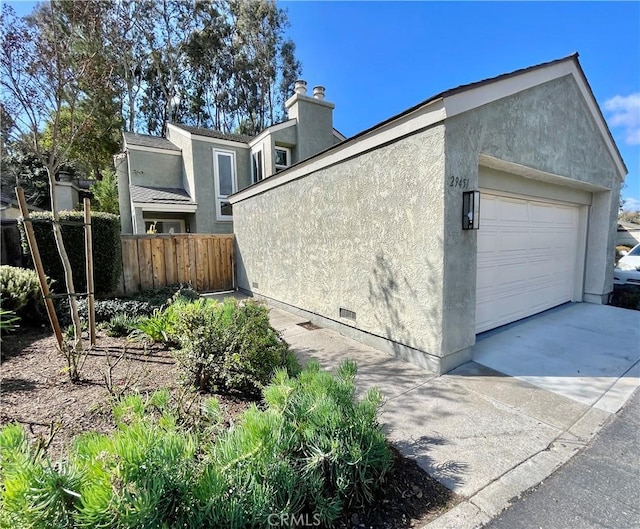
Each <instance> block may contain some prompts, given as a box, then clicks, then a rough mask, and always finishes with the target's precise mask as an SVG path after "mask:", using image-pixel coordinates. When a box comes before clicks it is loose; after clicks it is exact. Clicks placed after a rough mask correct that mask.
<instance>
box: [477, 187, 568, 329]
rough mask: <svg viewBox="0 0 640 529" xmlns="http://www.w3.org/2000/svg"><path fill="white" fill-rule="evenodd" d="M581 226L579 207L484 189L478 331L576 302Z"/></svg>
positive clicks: (482, 197) (481, 222) (478, 276)
mask: <svg viewBox="0 0 640 529" xmlns="http://www.w3.org/2000/svg"><path fill="white" fill-rule="evenodd" d="M578 224H579V208H578V207H575V206H571V205H564V204H556V203H549V202H543V201H539V200H536V199H528V198H526V197H507V196H500V195H497V194H491V193H489V192H486V191H484V192H483V193H482V195H481V199H480V230H479V231H478V274H477V290H476V332H482V331H486V330H489V329H493V328H494V327H498V326H500V325H504V324H506V323H509V322H512V321H516V320H519V319H521V318H524V317H526V316H530V315H532V314H536V313H538V312H541V311H543V310H546V309H549V308H551V307H555V306H556V305H560V304H561V303H564V302H566V301H571V299H572V296H573V293H574V287H575V277H576V255H577V253H578V247H579V245H578V233H579V229H578Z"/></svg>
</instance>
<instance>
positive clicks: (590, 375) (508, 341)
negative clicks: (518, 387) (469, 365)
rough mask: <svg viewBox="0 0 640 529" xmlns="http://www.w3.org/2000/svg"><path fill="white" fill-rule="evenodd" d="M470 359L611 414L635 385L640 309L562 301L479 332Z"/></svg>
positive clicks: (639, 366)
mask: <svg viewBox="0 0 640 529" xmlns="http://www.w3.org/2000/svg"><path fill="white" fill-rule="evenodd" d="M473 360H474V361H475V362H477V363H478V364H481V365H483V366H486V367H489V368H491V369H495V370H496V371H499V372H501V373H504V374H506V375H509V376H512V377H516V378H518V379H520V380H523V381H525V382H528V383H529V384H533V385H534V386H538V387H540V388H543V389H546V390H547V391H551V392H553V393H557V394H558V395H562V396H565V397H567V398H569V399H573V400H575V401H577V402H581V403H583V404H586V405H588V406H595V407H596V408H599V409H601V410H605V411H608V412H611V413H615V412H617V411H618V410H619V409H620V408H621V407H622V405H623V404H624V403H625V402H626V401H627V399H628V398H629V396H630V395H631V393H633V390H634V389H635V388H636V387H637V386H638V380H639V379H638V377H640V313H639V312H637V311H632V310H627V309H620V308H617V307H610V306H605V305H593V304H591V303H572V304H567V305H563V306H561V307H558V308H556V309H553V310H550V311H547V312H544V313H542V314H540V315H538V316H534V317H533V318H529V319H527V320H524V321H522V322H519V323H516V324H514V325H509V326H506V327H504V328H501V329H498V330H497V331H494V332H489V333H485V334H484V335H480V336H479V340H478V343H477V344H476V346H475V347H474V349H473Z"/></svg>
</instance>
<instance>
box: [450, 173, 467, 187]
mask: <svg viewBox="0 0 640 529" xmlns="http://www.w3.org/2000/svg"><path fill="white" fill-rule="evenodd" d="M449 187H459V188H460V189H469V179H468V178H459V177H457V176H450V177H449Z"/></svg>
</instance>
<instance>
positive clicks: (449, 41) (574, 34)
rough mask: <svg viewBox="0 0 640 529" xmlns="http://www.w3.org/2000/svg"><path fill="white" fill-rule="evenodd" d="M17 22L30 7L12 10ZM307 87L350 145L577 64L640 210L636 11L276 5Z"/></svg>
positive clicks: (571, 6) (584, 6)
mask: <svg viewBox="0 0 640 529" xmlns="http://www.w3.org/2000/svg"><path fill="white" fill-rule="evenodd" d="M10 3H11V4H12V5H13V6H14V8H16V11H17V12H18V14H26V13H28V12H30V11H31V10H32V9H33V6H34V5H35V3H34V2H10ZM278 5H280V6H281V7H284V8H286V9H287V11H288V15H289V21H290V24H291V25H290V27H289V29H288V34H289V36H290V37H291V38H292V39H293V40H294V42H295V43H296V46H297V54H298V58H299V59H300V60H301V62H302V65H303V75H302V78H303V79H305V80H307V82H308V84H309V86H310V87H313V86H315V85H318V84H319V85H323V86H325V87H326V89H327V100H329V101H331V102H333V103H335V104H336V109H335V111H334V125H335V127H336V128H337V129H338V130H340V131H341V132H342V133H343V134H345V135H347V136H351V135H353V134H356V133H358V132H360V131H362V130H364V129H366V128H369V127H371V126H373V125H375V124H376V123H379V122H380V121H383V120H384V119H386V118H388V117H391V116H393V115H395V114H397V113H400V112H402V111H403V110H406V109H407V108H409V107H411V106H413V105H415V104H416V103H419V102H420V101H423V100H424V99H427V98H428V97H430V96H432V95H434V94H436V93H438V92H441V91H443V90H446V89H448V88H452V87H455V86H458V85H460V84H465V83H470V82H474V81H479V80H481V79H486V78H487V77H493V76H495V75H499V74H501V73H505V72H510V71H513V70H517V69H519V68H524V67H527V66H532V65H534V64H538V63H541V62H546V61H550V60H553V59H557V58H560V57H564V56H567V55H569V54H571V53H573V52H576V51H577V52H578V53H579V54H580V62H581V64H582V67H583V69H584V71H585V73H586V75H587V79H588V80H589V83H590V84H591V88H592V89H593V92H594V94H595V97H596V99H597V101H598V103H599V105H600V108H601V109H602V111H603V114H604V115H605V117H606V118H607V121H608V123H609V127H610V129H611V132H612V134H613V137H614V138H615V140H616V143H617V145H618V148H619V149H620V152H621V154H622V157H623V158H624V161H625V163H626V165H627V168H628V169H629V175H628V176H627V179H626V186H625V188H624V189H623V191H622V196H623V198H624V199H626V206H627V208H628V209H634V210H640V3H638V2H364V1H362V2H335V1H322V2H306V1H279V2H278Z"/></svg>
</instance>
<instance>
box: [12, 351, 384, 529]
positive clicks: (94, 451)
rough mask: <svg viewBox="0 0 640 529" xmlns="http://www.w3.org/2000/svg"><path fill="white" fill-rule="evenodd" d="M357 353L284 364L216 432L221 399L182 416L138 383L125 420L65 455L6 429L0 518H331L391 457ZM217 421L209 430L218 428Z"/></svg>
mask: <svg viewBox="0 0 640 529" xmlns="http://www.w3.org/2000/svg"><path fill="white" fill-rule="evenodd" d="M355 372H356V369H355V364H353V363H349V362H347V363H344V364H343V365H342V366H340V368H339V369H338V373H337V375H335V376H334V375H331V374H330V373H327V372H323V371H320V369H319V367H318V365H317V364H312V365H310V366H309V367H308V368H307V369H305V370H304V371H303V372H302V373H301V374H300V375H299V376H298V377H297V378H292V377H290V376H289V375H288V374H287V373H286V372H285V371H284V370H280V371H278V373H277V375H276V377H275V379H274V383H273V384H272V385H271V386H269V387H267V388H266V389H265V392H264V397H265V402H266V409H264V410H260V409H258V408H257V407H256V406H252V407H251V408H250V409H249V410H248V411H247V412H246V413H245V414H244V415H243V417H242V418H241V419H240V420H239V422H238V423H237V424H236V426H235V427H234V428H232V429H231V430H228V431H226V432H225V433H222V434H220V433H219V432H220V430H219V428H218V427H219V423H220V417H221V414H220V407H219V405H218V403H217V401H215V399H209V400H207V401H205V402H203V403H202V407H201V411H200V412H199V413H200V417H201V420H199V421H191V422H188V423H187V422H185V421H184V420H181V418H180V415H181V414H180V413H178V410H177V408H176V405H175V404H174V403H173V402H172V401H171V398H170V394H169V392H168V391H166V390H162V391H158V392H155V393H153V394H152V395H150V396H148V397H144V396H142V395H139V394H134V395H130V396H128V397H126V398H124V399H122V400H120V401H118V402H117V403H116V405H115V406H114V409H113V413H114V418H115V420H116V425H117V429H116V431H115V432H113V433H111V434H109V435H104V434H97V433H87V434H83V435H81V436H80V437H78V438H76V439H75V441H74V443H73V446H72V447H71V449H70V452H69V456H68V458H67V459H66V461H65V462H63V463H56V464H51V463H49V462H48V461H47V460H46V459H44V458H42V457H40V456H39V455H38V454H37V453H34V451H33V450H32V449H31V448H30V447H29V446H28V443H27V436H26V433H25V430H24V428H23V427H21V426H18V425H15V424H10V425H7V426H5V427H4V428H2V429H1V430H0V479H1V480H2V482H1V483H0V523H2V525H3V526H8V527H9V526H11V527H14V526H15V527H34V528H43V529H45V528H47V529H48V528H50V527H60V528H63V527H69V528H71V527H121V528H132V527H148V528H151V527H185V528H189V527H194V528H195V527H227V528H232V529H242V528H245V527H267V526H268V525H269V523H268V522H269V520H270V519H272V518H269V516H270V515H274V514H275V515H278V514H287V515H289V516H293V515H297V516H299V515H301V514H306V515H308V516H309V517H310V518H309V519H312V520H314V521H318V522H321V523H322V525H323V526H325V527H326V526H331V525H333V524H334V523H335V522H336V521H337V519H338V518H339V517H340V516H341V515H342V513H343V512H344V509H345V508H346V507H347V506H348V505H352V504H360V503H364V504H366V503H368V502H370V501H371V500H372V494H373V491H374V490H375V489H376V488H378V487H380V485H381V484H382V481H383V479H384V476H385V473H386V472H387V470H388V469H389V467H390V461H391V456H390V453H389V450H388V447H387V445H386V442H385V440H384V437H383V435H382V433H381V431H380V428H379V426H378V424H377V421H376V413H377V410H378V407H379V405H380V400H381V397H380V394H379V393H378V392H377V391H374V390H372V391H370V392H369V393H368V394H367V396H366V397H365V398H364V399H363V400H362V401H357V400H356V399H355V385H354V377H355ZM212 432H213V433H212Z"/></svg>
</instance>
